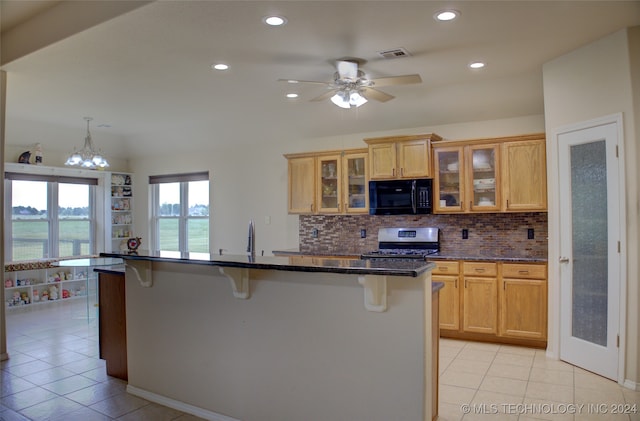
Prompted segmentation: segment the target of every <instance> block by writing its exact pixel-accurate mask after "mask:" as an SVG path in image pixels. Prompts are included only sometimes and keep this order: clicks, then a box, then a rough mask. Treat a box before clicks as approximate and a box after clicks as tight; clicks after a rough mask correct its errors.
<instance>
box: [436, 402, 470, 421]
mask: <svg viewBox="0 0 640 421" xmlns="http://www.w3.org/2000/svg"><path fill="white" fill-rule="evenodd" d="M460 407H461V405H458V404H453V403H446V402H441V403H440V404H439V405H438V421H460V420H461V419H462V416H463V415H464V413H463V412H462V410H461V409H460Z"/></svg>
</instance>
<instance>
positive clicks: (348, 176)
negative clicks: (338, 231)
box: [342, 149, 369, 214]
mask: <svg viewBox="0 0 640 421" xmlns="http://www.w3.org/2000/svg"><path fill="white" fill-rule="evenodd" d="M368 168H369V161H368V154H367V150H366V149H361V150H356V151H345V153H344V154H343V156H342V180H343V181H342V183H343V189H342V192H343V196H344V199H343V200H344V206H345V208H344V209H343V211H344V212H345V213H364V214H368V213H369V170H368Z"/></svg>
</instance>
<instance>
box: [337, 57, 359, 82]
mask: <svg viewBox="0 0 640 421" xmlns="http://www.w3.org/2000/svg"><path fill="white" fill-rule="evenodd" d="M336 67H337V68H338V74H339V75H340V79H346V80H356V79H357V78H358V63H356V62H353V61H342V60H339V61H338V62H337V63H336Z"/></svg>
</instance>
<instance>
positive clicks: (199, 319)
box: [101, 252, 441, 421]
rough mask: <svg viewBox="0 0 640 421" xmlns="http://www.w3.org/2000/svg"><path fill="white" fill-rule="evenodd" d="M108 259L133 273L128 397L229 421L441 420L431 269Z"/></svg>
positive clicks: (421, 265) (211, 258) (410, 264)
mask: <svg viewBox="0 0 640 421" xmlns="http://www.w3.org/2000/svg"><path fill="white" fill-rule="evenodd" d="M101 256H104V257H121V258H123V259H124V261H125V275H124V276H125V294H126V348H127V349H126V352H127V366H128V386H127V391H128V392H129V393H131V394H134V395H137V396H140V397H142V398H145V399H148V400H150V401H154V402H157V403H160V404H162V405H165V406H169V407H173V408H176V409H179V410H181V411H184V412H189V413H192V414H194V415H196V416H199V417H202V418H205V419H211V420H225V421H232V420H244V421H258V420H260V421H269V420H273V421H283V420H292V421H295V420H318V421H320V420H322V421H324V420H345V421H346V420H349V421H359V420H362V421H365V420H366V421H375V420H379V421H387V420H391V419H393V420H404V421H427V420H432V419H434V418H435V417H436V415H437V376H438V367H437V361H438V355H437V354H438V320H437V317H438V292H437V291H438V289H439V288H440V287H441V285H440V284H432V282H431V270H432V268H433V267H434V264H433V263H427V262H424V261H415V260H413V261H398V260H393V261H385V260H359V259H344V260H332V259H313V261H309V262H303V263H302V262H300V261H299V259H298V260H296V259H295V258H290V257H262V256H258V257H254V256H237V255H236V256H218V255H209V254H204V255H203V254H184V253H183V254H181V253H177V252H152V253H148V252H139V253H138V254H127V253H102V254H101Z"/></svg>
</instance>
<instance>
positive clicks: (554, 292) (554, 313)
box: [546, 113, 627, 385]
mask: <svg viewBox="0 0 640 421" xmlns="http://www.w3.org/2000/svg"><path fill="white" fill-rule="evenodd" d="M612 123H613V124H615V125H616V131H617V137H618V139H617V144H618V174H617V176H618V180H619V188H620V189H621V191H620V199H621V203H620V206H619V208H620V209H619V215H618V223H619V224H620V225H619V230H620V239H619V240H620V267H619V268H618V270H619V273H620V297H618V309H619V335H620V343H619V347H618V357H619V358H618V379H617V381H618V384H621V385H622V384H624V379H625V369H626V364H625V361H626V337H627V335H626V327H627V301H626V296H627V238H626V232H627V229H626V227H627V224H626V195H624V189H625V186H626V177H625V159H624V158H625V154H624V131H623V120H622V113H616V114H611V115H607V116H603V117H599V118H595V119H592V120H587V121H583V122H579V123H574V124H569V125H565V126H561V127H557V128H555V129H553V130H551V136H549V137H548V138H547V175H548V178H547V179H548V180H557V179H558V177H560V168H559V162H558V148H559V137H560V136H561V135H563V134H566V133H570V132H573V131H578V130H585V129H590V128H594V127H597V126H602V125H606V124H612ZM548 192H549V193H548V199H549V203H548V205H549V207H548V218H549V220H548V224H549V226H548V233H549V238H548V242H549V252H548V253H549V254H548V271H549V279H548V300H549V307H548V312H549V314H548V321H549V324H548V332H547V333H548V334H547V338H548V342H547V351H546V354H547V357H550V358H553V359H556V360H559V359H560V346H561V344H560V308H561V302H560V301H561V300H560V271H561V267H560V263H559V261H558V260H559V258H560V196H559V195H560V191H559V188H558V186H557V185H552V184H550V183H549V184H548Z"/></svg>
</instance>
